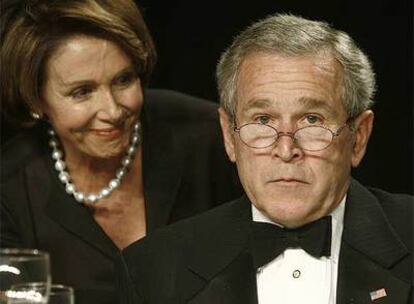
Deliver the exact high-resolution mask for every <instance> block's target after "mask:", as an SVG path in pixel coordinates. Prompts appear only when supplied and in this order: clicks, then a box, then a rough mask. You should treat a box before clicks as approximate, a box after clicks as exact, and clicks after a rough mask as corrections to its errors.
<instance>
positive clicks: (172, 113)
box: [144, 89, 218, 122]
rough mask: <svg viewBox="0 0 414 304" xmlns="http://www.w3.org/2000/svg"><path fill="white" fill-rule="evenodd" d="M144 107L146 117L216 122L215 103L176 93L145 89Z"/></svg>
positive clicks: (216, 107) (216, 105)
mask: <svg viewBox="0 0 414 304" xmlns="http://www.w3.org/2000/svg"><path fill="white" fill-rule="evenodd" d="M144 107H145V111H146V113H148V115H151V116H152V117H156V118H159V119H170V120H185V121H198V122H200V120H201V121H214V122H217V121H218V113H217V109H218V104H217V103H214V102H212V101H209V100H206V99H203V98H199V97H195V96H192V95H188V94H185V93H181V92H177V91H171V90H165V89H147V90H146V91H145V106H144Z"/></svg>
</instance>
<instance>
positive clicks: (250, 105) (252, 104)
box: [241, 99, 272, 112]
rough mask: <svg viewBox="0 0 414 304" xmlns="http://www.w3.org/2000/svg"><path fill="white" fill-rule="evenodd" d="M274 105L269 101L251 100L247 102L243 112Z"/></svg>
mask: <svg viewBox="0 0 414 304" xmlns="http://www.w3.org/2000/svg"><path fill="white" fill-rule="evenodd" d="M271 105H272V102H271V101H270V100H268V99H251V100H249V101H248V102H246V103H245V104H244V106H243V108H242V109H241V110H242V111H243V112H244V111H247V110H251V109H264V108H268V107H270V106H271Z"/></svg>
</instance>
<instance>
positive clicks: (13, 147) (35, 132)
mask: <svg viewBox="0 0 414 304" xmlns="http://www.w3.org/2000/svg"><path fill="white" fill-rule="evenodd" d="M41 132H42V128H41V127H33V128H31V129H25V130H22V131H20V132H18V133H16V134H15V135H13V136H12V137H10V138H9V139H8V140H7V141H6V142H5V143H4V144H2V147H1V178H2V180H4V179H5V178H7V177H8V176H10V175H12V174H14V173H15V172H16V171H18V170H21V169H22V168H24V167H25V166H26V164H27V163H28V162H31V161H32V160H33V159H34V158H36V157H39V156H41V155H42V153H43V151H44V149H42V143H43V142H44V140H43V139H42V135H41Z"/></svg>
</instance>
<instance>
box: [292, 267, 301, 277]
mask: <svg viewBox="0 0 414 304" xmlns="http://www.w3.org/2000/svg"><path fill="white" fill-rule="evenodd" d="M292 276H293V277H294V278H295V279H297V278H299V277H300V270H297V269H296V270H294V271H293V273H292Z"/></svg>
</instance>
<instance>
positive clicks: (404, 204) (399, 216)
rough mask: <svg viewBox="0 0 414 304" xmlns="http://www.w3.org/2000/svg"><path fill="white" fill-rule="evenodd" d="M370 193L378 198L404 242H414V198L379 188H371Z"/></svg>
mask: <svg viewBox="0 0 414 304" xmlns="http://www.w3.org/2000/svg"><path fill="white" fill-rule="evenodd" d="M369 191H370V192H371V193H372V194H373V195H374V196H375V197H376V198H377V201H378V202H379V204H380V205H381V207H382V210H383V211H384V214H385V216H386V217H387V219H388V220H389V222H390V223H391V225H392V226H393V227H394V229H395V230H396V231H397V233H398V234H399V235H400V236H401V237H402V238H403V239H404V240H406V241H408V242H412V237H413V226H412V225H413V211H414V210H413V207H414V197H413V196H411V195H408V194H400V193H390V192H387V191H384V190H381V189H377V188H369Z"/></svg>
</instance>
